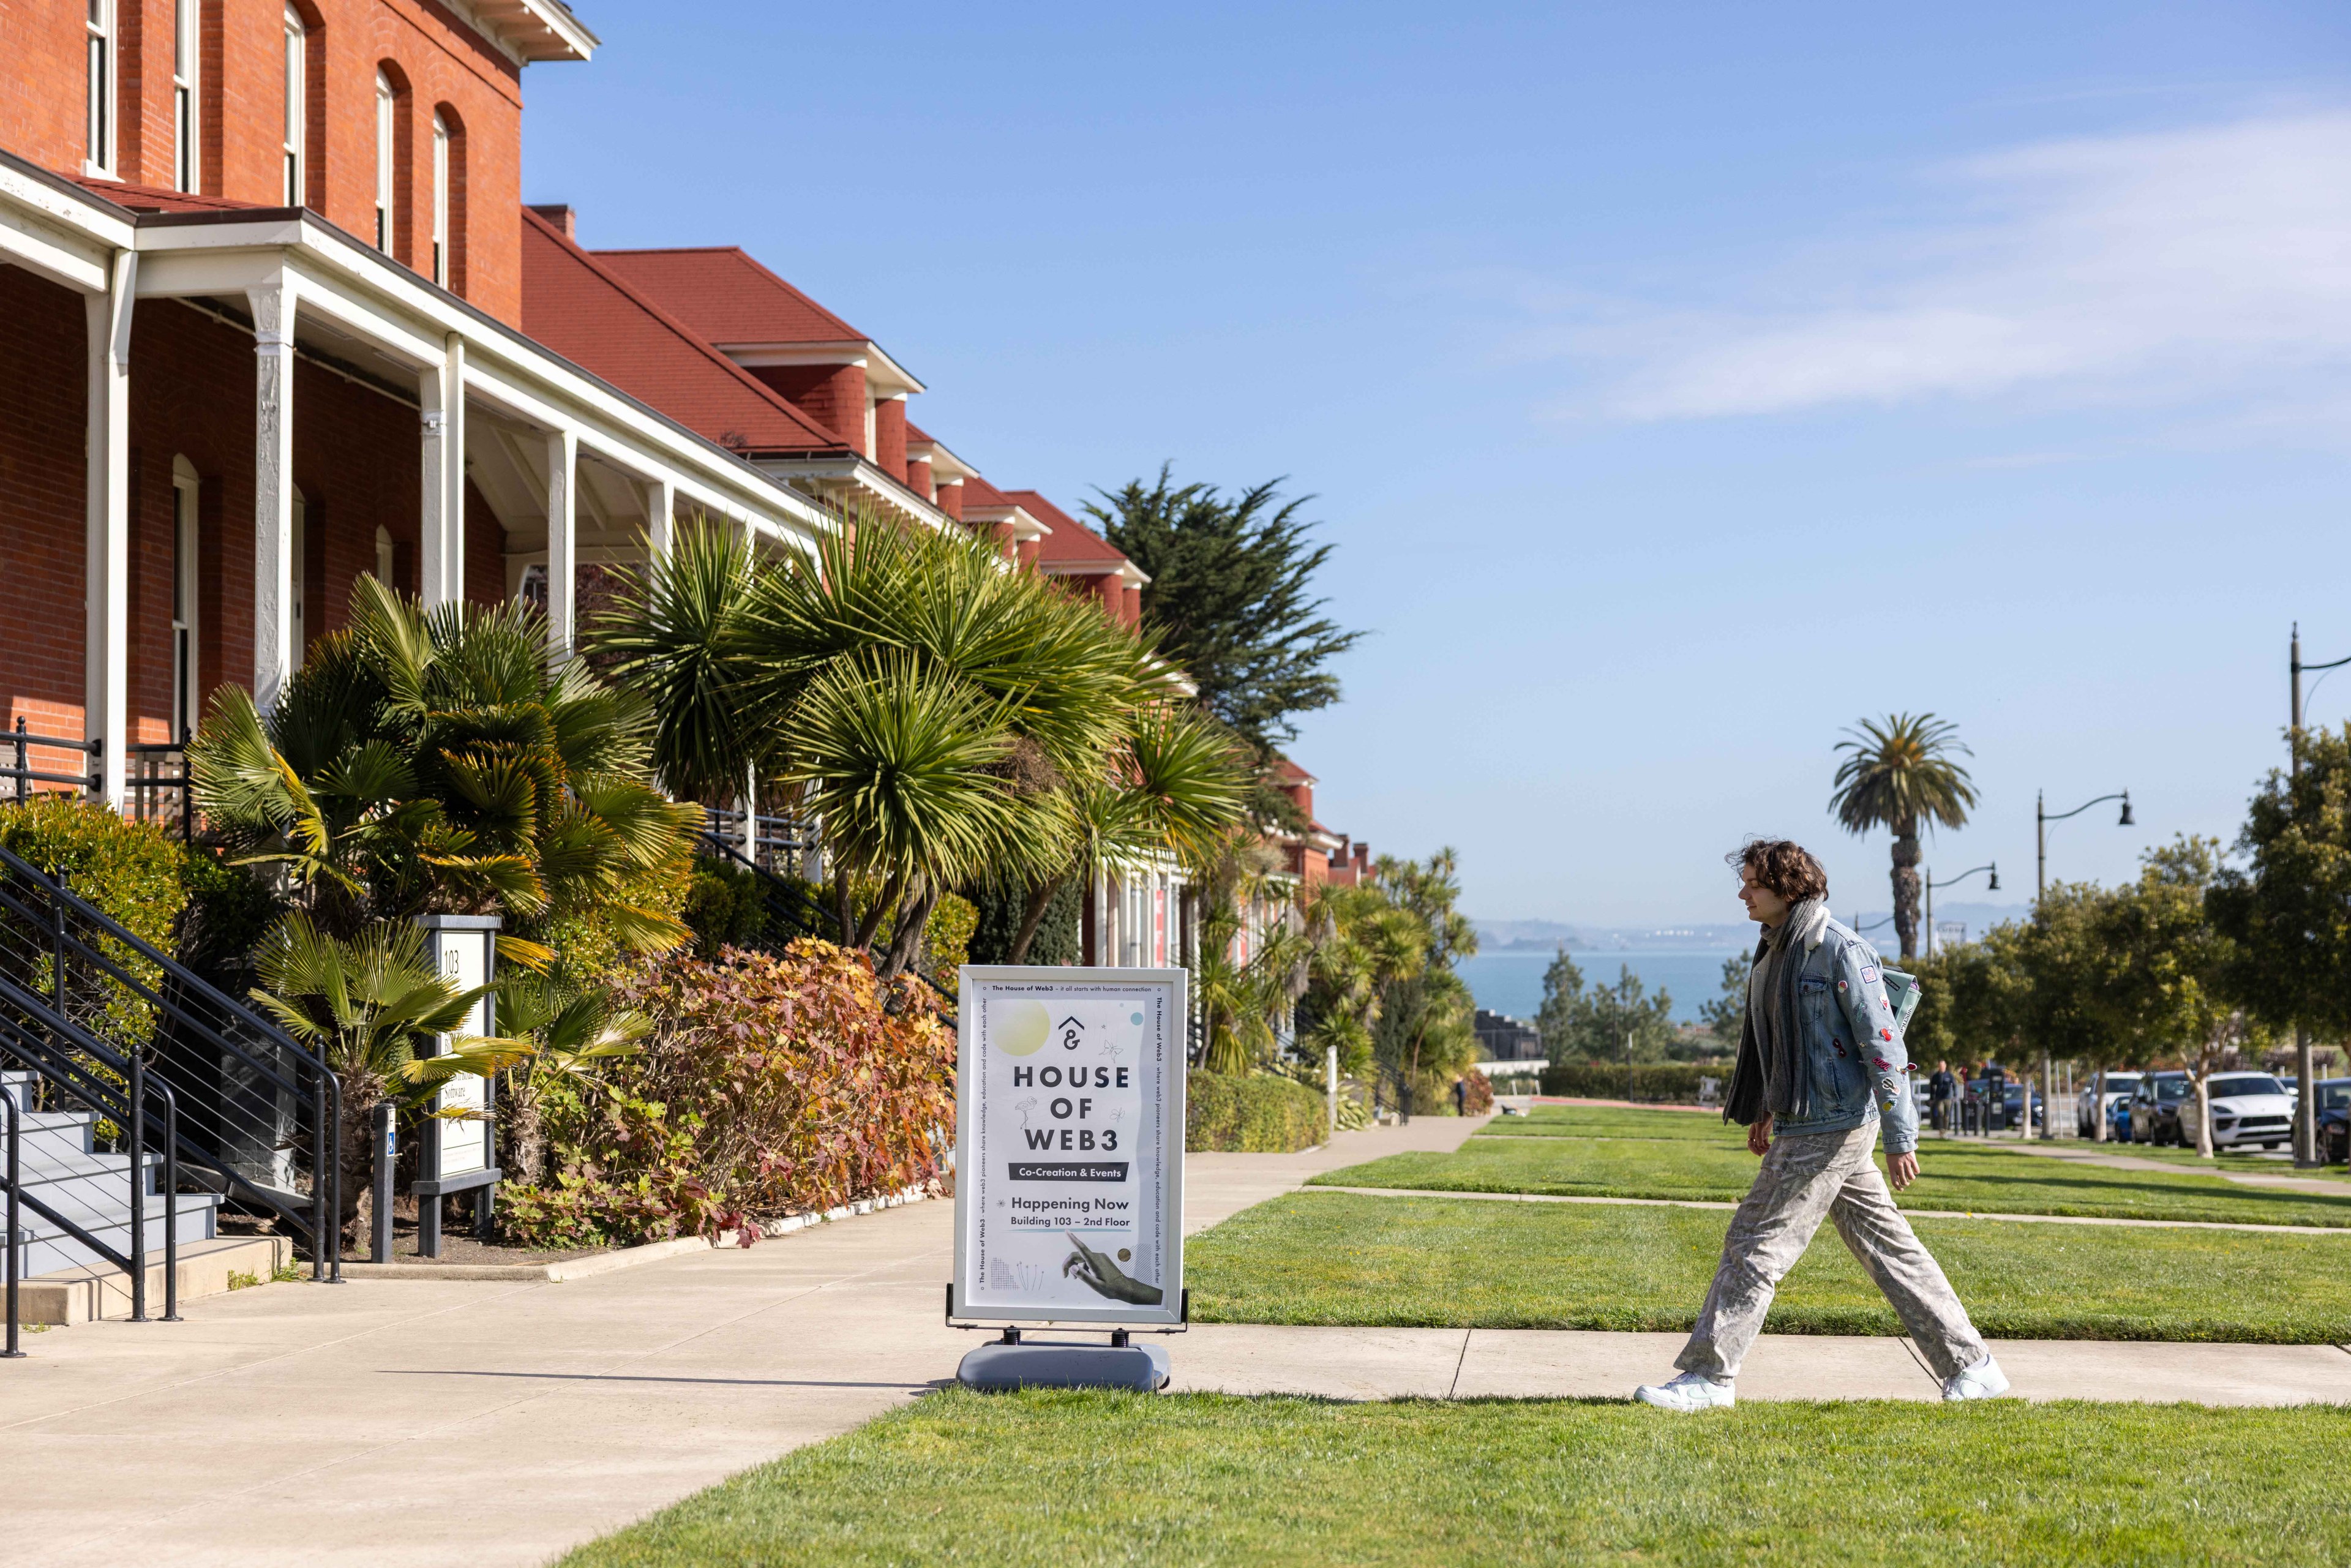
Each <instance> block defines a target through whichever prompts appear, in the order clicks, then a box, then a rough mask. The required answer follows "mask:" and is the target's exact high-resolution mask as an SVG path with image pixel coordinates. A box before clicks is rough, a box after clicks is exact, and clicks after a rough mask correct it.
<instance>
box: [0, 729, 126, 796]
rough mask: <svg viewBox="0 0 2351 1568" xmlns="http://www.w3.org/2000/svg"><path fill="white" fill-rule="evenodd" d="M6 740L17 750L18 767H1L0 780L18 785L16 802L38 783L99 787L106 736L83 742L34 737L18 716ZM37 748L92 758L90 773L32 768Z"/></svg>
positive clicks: (92, 788)
mask: <svg viewBox="0 0 2351 1568" xmlns="http://www.w3.org/2000/svg"><path fill="white" fill-rule="evenodd" d="M6 740H7V743H8V744H10V745H11V746H13V747H15V750H16V766H15V767H13V768H0V779H10V780H13V781H14V782H15V784H16V799H17V800H23V799H25V797H26V796H27V795H29V794H30V793H32V789H31V787H32V786H33V785H35V784H70V785H72V786H73V787H74V788H75V789H90V790H95V789H98V788H99V783H100V778H99V774H100V769H99V766H98V762H99V758H101V757H103V756H105V755H106V741H105V740H104V738H103V737H95V736H93V737H89V738H88V739H83V738H80V737H71V738H68V737H65V736H62V735H34V734H31V733H30V732H28V731H27V730H26V727H25V720H24V718H23V717H22V716H18V718H17V720H16V728H15V729H14V730H12V731H11V732H9V734H8V736H7V737H6ZM33 747H41V748H43V749H44V750H47V751H71V752H75V753H78V754H79V755H80V756H83V757H87V758H89V759H90V769H89V772H87V773H51V772H48V771H47V770H46V769H43V768H35V767H33V766H32V751H33Z"/></svg>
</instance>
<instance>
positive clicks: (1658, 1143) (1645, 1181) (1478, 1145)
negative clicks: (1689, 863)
mask: <svg viewBox="0 0 2351 1568" xmlns="http://www.w3.org/2000/svg"><path fill="white" fill-rule="evenodd" d="M1667 1114H1669V1113H1667ZM1692 1120H1698V1118H1695V1117H1694V1118H1692ZM1603 1125H1606V1124H1603ZM1918 1160H1919V1176H1918V1180H1917V1182H1916V1183H1914V1184H1913V1185H1912V1186H1910V1187H1909V1189H1908V1190H1907V1191H1906V1192H1904V1193H1903V1194H1902V1195H1901V1196H1900V1197H1899V1198H1898V1199H1897V1200H1896V1201H1898V1202H1899V1203H1900V1204H1901V1205H1902V1207H1905V1208H1924V1209H1938V1208H1939V1209H1959V1210H1960V1211H1962V1212H1970V1213H1978V1214H2054V1215H2072V1216H2079V1217H2085V1218H2101V1219H2107V1218H2112V1219H2217V1220H2225V1221H2229V1222H2232V1223H2235V1224H2241V1225H2317V1226H2328V1227H2351V1192H2346V1193H2345V1194H2344V1195H2343V1196H2341V1197H2335V1196H2334V1195H2332V1194H2326V1193H2309V1192H2298V1191H2294V1190H2292V1189H2286V1188H2278V1187H2264V1186H2246V1185H2244V1184H2242V1183H2241V1182H2232V1181H2229V1180H2227V1179H2226V1178H2224V1177H2221V1176H2210V1175H2207V1174H2205V1173H2203V1172H2200V1171H2194V1172H2191V1171H2184V1170H2183V1171H2178V1172H2174V1171H2169V1170H2162V1171H2141V1170H2116V1169H2115V1168H2114V1167H2112V1166H2095V1165H2089V1164H2086V1163H2084V1162H2080V1161H2072V1160H2053V1159H2048V1158H2044V1157H2042V1156H2038V1155H2028V1154H2023V1153H2021V1152H2019V1151H2017V1150H2013V1149H2002V1148H1999V1147H1997V1146H1987V1145H1976V1144H1966V1143H1956V1142H1954V1143H1940V1142H1930V1143H1928V1144H1927V1145H1925V1146H1924V1147H1922V1148H1921V1149H1920V1150H1919V1155H1918ZM1755 1166H1756V1160H1755V1156H1754V1155H1750V1154H1749V1153H1748V1152H1747V1149H1746V1146H1745V1145H1744V1143H1743V1141H1734V1140H1732V1139H1729V1138H1727V1137H1724V1136H1722V1135H1721V1134H1720V1133H1719V1129H1718V1132H1717V1134H1716V1135H1714V1136H1712V1137H1708V1138H1694V1137H1682V1138H1662V1137H1650V1136H1646V1135H1636V1136H1624V1135H1620V1134H1615V1133H1599V1132H1593V1133H1585V1134H1580V1135H1568V1134H1548V1135H1546V1134H1538V1135H1535V1136H1531V1137H1489V1136H1486V1135H1483V1134H1480V1135H1479V1136H1477V1137H1473V1138H1471V1139H1469V1140H1468V1142H1467V1143H1465V1144H1464V1145H1462V1146H1461V1148H1460V1149H1459V1151H1458V1152H1457V1153H1453V1154H1436V1153H1429V1152H1417V1153H1411V1154H1401V1155H1388V1156H1386V1157H1385V1158H1384V1159H1377V1160H1371V1161H1368V1162H1366V1163H1364V1164H1363V1165H1358V1166H1346V1167H1345V1168H1344V1169H1342V1170H1335V1171H1330V1172H1326V1173H1325V1174H1323V1175H1322V1176H1316V1177H1314V1178H1313V1183H1312V1185H1316V1186H1385V1187H1405V1188H1418V1189H1421V1190H1433V1191H1439V1192H1526V1193H1548V1194H1553V1195H1559V1196H1565V1197H1684V1198H1706V1199H1711V1200H1714V1201H1718V1202H1730V1203H1735V1202H1737V1201H1738V1200H1739V1199H1740V1198H1741V1197H1745V1196H1746V1193H1747V1189H1748V1187H1749V1186H1750V1184H1752V1183H1753V1181H1754V1179H1755Z"/></svg>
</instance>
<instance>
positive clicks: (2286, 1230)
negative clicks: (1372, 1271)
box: [1304, 1186, 2351, 1240]
mask: <svg viewBox="0 0 2351 1568" xmlns="http://www.w3.org/2000/svg"><path fill="white" fill-rule="evenodd" d="M1304 1190H1305V1191H1308V1192H1343V1193H1351V1194H1353V1196H1355V1197H1459V1198H1467V1199H1468V1200H1469V1201H1471V1202H1473V1203H1593V1204H1619V1205H1623V1206H1625V1207H1630V1208H1713V1209H1719V1210H1721V1211H1722V1212H1724V1213H1726V1214H1728V1213H1729V1212H1730V1211H1731V1210H1732V1209H1735V1208H1737V1207H1739V1206H1738V1205H1737V1204H1735V1203H1725V1202H1722V1201H1720V1200H1719V1199H1717V1198H1710V1197H1595V1196H1592V1195H1589V1194H1584V1193H1563V1192H1459V1191H1455V1190H1454V1189H1452V1188H1449V1187H1438V1186H1310V1187H1307V1188H1305V1189H1304ZM1902 1212H1903V1213H1904V1214H1905V1215H1906V1216H1907V1217H1908V1218H1912V1219H1996V1220H1999V1221H2001V1222H2002V1223H2003V1224H2015V1225H2125V1226H2133V1225H2136V1226H2153V1227H2155V1228H2158V1229H2163V1230H2250V1231H2252V1232H2254V1233H2255V1234H2257V1235H2262V1236H2339V1237H2342V1238H2344V1239H2346V1240H2351V1226H2344V1225H2253V1224H2250V1223H2247V1222H2245V1221H2241V1220H2235V1219H2129V1218H2113V1217H2108V1216H2103V1215H2086V1214H1984V1213H1979V1212H1978V1211H1976V1210H1974V1209H1971V1208H1910V1207H1904V1208H1903V1210H1902Z"/></svg>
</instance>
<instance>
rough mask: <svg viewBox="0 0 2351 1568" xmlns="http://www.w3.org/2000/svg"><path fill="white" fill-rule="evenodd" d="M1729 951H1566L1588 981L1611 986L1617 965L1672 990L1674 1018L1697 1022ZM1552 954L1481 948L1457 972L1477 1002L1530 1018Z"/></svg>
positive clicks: (1654, 986) (1538, 1006) (1718, 984)
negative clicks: (1497, 951)
mask: <svg viewBox="0 0 2351 1568" xmlns="http://www.w3.org/2000/svg"><path fill="white" fill-rule="evenodd" d="M1731 952H1732V950H1731V949H1729V948H1727V947H1659V948H1634V949H1625V950H1614V949H1612V950H1609V951H1604V952H1601V951H1593V952H1571V953H1569V954H1568V956H1569V957H1571V958H1573V959H1574V960H1575V965H1576V967H1578V968H1580V969H1582V970H1583V983H1584V984H1585V985H1587V986H1589V985H1592V984H1593V982H1595V981H1599V982H1604V983H1606V984H1608V985H1612V986H1613V985H1614V984H1615V983H1616V976H1617V973H1618V971H1619V970H1620V969H1630V970H1632V971H1633V973H1635V975H1638V976H1639V977H1641V983H1642V984H1643V985H1645V986H1646V987H1647V988H1648V989H1649V994H1650V995H1652V996H1654V995H1656V992H1657V990H1658V988H1660V987H1662V988H1665V989H1666V990H1667V991H1668V992H1670V993H1671V994H1672V996H1673V998H1674V1019H1675V1021H1677V1022H1679V1023H1695V1022H1697V1021H1698V1008H1699V1007H1700V1006H1701V1005H1703V1004H1704V1003H1706V1002H1708V1001H1711V1000H1712V999H1713V998H1715V997H1716V996H1718V995H1719V994H1720V992H1721V990H1722V961H1723V960H1724V959H1725V958H1728V957H1729V956H1731ZM1551 961H1552V954H1550V953H1480V954H1479V955H1478V956H1476V957H1474V958H1465V959H1463V960H1462V961H1461V965H1460V969H1461V977H1462V978H1463V979H1464V980H1467V981H1468V983H1469V994H1470V995H1471V996H1473V997H1475V998H1477V999H1478V1005H1479V1007H1481V1008H1484V1009H1488V1010H1489V1011H1490V1012H1498V1013H1508V1014H1510V1016H1511V1017H1512V1018H1517V1019H1526V1020H1527V1021H1528V1022H1530V1023H1532V1022H1533V1021H1534V1017H1535V1014H1536V1013H1538V1012H1540V1011H1541V1010H1542V982H1543V971H1544V970H1545V969H1547V968H1549V967H1551Z"/></svg>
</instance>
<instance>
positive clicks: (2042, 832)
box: [2024, 789, 2133, 1138]
mask: <svg viewBox="0 0 2351 1568" xmlns="http://www.w3.org/2000/svg"><path fill="white" fill-rule="evenodd" d="M2108 800H2120V801H2121V802H2122V803H2123V814H2122V817H2121V818H2120V820H2118V821H2116V823H2115V826H2116V827H2118V828H2127V827H2130V826H2132V825H2133V823H2132V821H2131V807H2130V791H2129V790H2127V789H2117V790H2116V791H2115V793H2113V794H2111V795H2101V796H2099V797H2098V798H2097V799H2096V800H2085V801H2083V802H2082V803H2081V804H2080V805H2078V806H2076V807H2074V809H2073V810H2070V811H2057V812H2051V811H2050V810H2048V809H2047V808H2046V807H2045V806H2044V805H2043V795H2042V792H2041V791H2040V790H2038V789H2036V790H2034V791H2033V792H2032V907H2033V909H2034V911H2035V912H2036V913H2037V912H2038V911H2039V909H2040V907H2041V901H2042V899H2043V898H2044V897H2045V896H2047V894H2048V892H2049V824H2050V823H2052V822H2062V821H2064V820H2065V819H2066V818H2068V817H2078V816H2080V815H2081V814H2082V813H2083V812H2085V811H2086V810H2089V809H2090V808H2091V807H2093V806H2097V805H2103V804H2105V802H2106V801H2108ZM2056 1072H2057V1068H2056V1064H2055V1063H2054V1062H2053V1061H2050V1060H2049V1052H2048V1050H2047V1049H2046V1048H2045V1047H2044V1048H2043V1051H2042V1052H2041V1135H2042V1136H2043V1137H2044V1138H2053V1137H2055V1136H2056V1135H2057V1114H2056V1112H2055V1110H2054V1109H2053V1105H2054V1098H2055V1097H2054V1094H2053V1090H2054V1089H2055V1088H2056V1084H2057V1078H2056ZM2098 1109H2099V1111H2100V1113H2102V1114H2103V1113H2104V1112H2105V1105H2104V1103H2101V1104H2100V1105H2099V1107H2098ZM2024 1130H2025V1133H2026V1134H2027V1135H2028V1136H2029V1135H2031V1134H2032V1091H2031V1090H2029V1089H2028V1090H2026V1091H2025V1095H2024Z"/></svg>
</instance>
